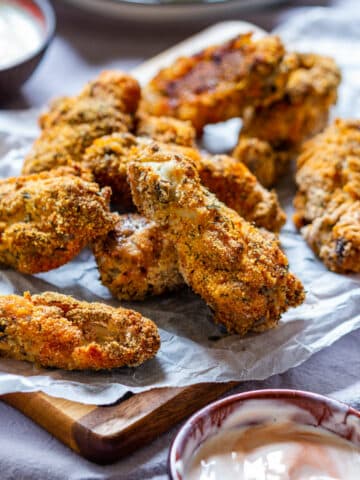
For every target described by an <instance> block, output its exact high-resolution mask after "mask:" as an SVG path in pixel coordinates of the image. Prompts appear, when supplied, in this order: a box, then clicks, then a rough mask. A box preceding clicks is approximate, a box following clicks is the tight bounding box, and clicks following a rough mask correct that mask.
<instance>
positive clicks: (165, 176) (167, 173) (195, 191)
mask: <svg viewBox="0 0 360 480" xmlns="http://www.w3.org/2000/svg"><path fill="white" fill-rule="evenodd" d="M128 174H129V180H130V184H131V189H132V194H133V199H134V202H135V204H136V206H137V207H138V208H139V210H140V212H141V213H143V214H145V215H146V216H147V217H148V218H150V219H152V220H154V221H155V222H157V223H158V224H159V225H162V226H165V227H167V228H168V231H169V235H170V236H171V238H172V241H173V243H174V245H175V248H176V251H177V254H178V258H179V269H180V272H181V274H182V275H183V277H184V279H185V281H186V283H187V284H188V285H190V286H191V287H192V288H193V290H194V291H195V292H196V293H198V294H199V295H201V297H202V298H203V299H204V300H205V301H206V303H207V304H208V305H209V307H210V308H211V309H212V310H213V311H214V314H215V321H216V322H218V323H221V324H223V325H225V326H226V328H227V329H228V331H230V332H237V333H239V334H242V335H243V334H245V333H247V332H248V331H251V330H252V331H263V330H266V329H268V328H271V327H273V326H275V325H276V324H277V322H278V320H279V318H280V315H281V314H282V313H283V312H284V311H286V310H287V309H288V308H289V307H291V306H296V305H299V304H300V303H301V302H302V301H303V299H304V291H303V287H302V285H301V283H300V281H299V280H298V279H297V278H296V277H294V276H293V275H292V274H291V273H289V271H288V261H287V259H286V257H285V255H284V254H283V253H282V251H281V250H280V248H279V247H278V245H277V243H276V242H274V241H272V240H271V238H269V236H266V235H263V234H262V233H261V232H260V230H258V229H257V228H256V227H254V226H252V225H251V224H249V223H248V222H246V221H245V220H243V219H242V218H241V217H240V216H239V215H238V214H237V213H236V212H235V211H234V210H231V209H230V208H228V207H226V206H225V205H224V204H223V203H221V202H220V201H219V200H218V199H217V198H216V197H215V196H214V195H213V194H211V193H210V192H209V191H208V190H207V189H206V188H204V187H203V186H202V185H201V182H200V177H199V174H198V171H197V169H196V168H195V166H194V164H193V163H192V162H191V160H189V159H187V158H186V157H184V156H182V155H179V154H169V153H167V152H165V153H164V152H162V151H161V149H160V148H159V146H157V145H152V146H151V147H149V148H148V149H147V150H146V151H143V152H142V155H141V156H140V157H139V158H138V161H135V162H131V163H130V164H129V165H128Z"/></svg>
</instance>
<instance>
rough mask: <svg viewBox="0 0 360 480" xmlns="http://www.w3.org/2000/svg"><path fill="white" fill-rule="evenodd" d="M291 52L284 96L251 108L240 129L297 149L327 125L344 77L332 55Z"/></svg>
mask: <svg viewBox="0 0 360 480" xmlns="http://www.w3.org/2000/svg"><path fill="white" fill-rule="evenodd" d="M288 55H289V57H290V56H293V63H294V67H293V70H292V72H291V73H290V74H289V77H288V80H287V82H286V85H285V88H284V95H283V98H281V99H279V100H278V101H276V102H274V103H271V104H270V105H268V106H262V105H260V106H256V107H255V108H253V109H252V108H250V109H248V110H247V114H246V115H245V116H244V118H243V121H244V125H243V128H242V132H241V134H242V135H245V136H247V137H256V138H259V139H260V140H265V141H267V142H269V143H270V145H271V146H272V147H273V148H275V149H280V150H284V149H295V150H296V149H297V148H298V147H299V146H300V145H301V143H302V142H303V141H304V140H306V139H308V138H309V137H311V136H313V135H315V134H317V133H319V132H320V131H321V130H323V129H324V128H325V126H326V124H327V122H328V117H329V110H330V107H331V106H332V105H333V104H335V103H336V100H337V89H338V86H339V84H340V80H341V75H340V71H339V68H338V67H337V65H336V63H335V62H334V60H333V59H332V58H329V57H324V56H321V55H314V54H300V53H293V54H288ZM295 66H296V68H295Z"/></svg>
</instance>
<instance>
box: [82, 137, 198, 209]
mask: <svg viewBox="0 0 360 480" xmlns="http://www.w3.org/2000/svg"><path fill="white" fill-rule="evenodd" d="M150 143H151V140H150V139H149V138H145V137H134V136H133V135H131V134H130V133H113V134H112V135H107V136H104V137H101V138H98V139H97V140H96V141H95V142H94V143H93V144H92V145H91V146H90V147H89V148H88V149H87V150H86V152H85V155H84V158H83V164H84V166H85V167H86V168H88V169H89V170H90V171H91V172H92V173H93V175H94V178H95V180H96V182H97V183H99V185H100V186H109V187H111V190H112V197H111V200H112V202H113V203H114V204H115V205H116V206H117V207H118V208H121V209H123V210H125V211H131V210H133V209H134V204H133V201H132V198H131V191H130V186H129V183H128V180H127V173H126V167H127V164H128V163H129V162H130V161H132V160H133V159H134V156H135V157H136V156H137V155H138V150H139V149H142V148H144V147H146V146H147V145H149V144H150ZM167 148H168V149H169V150H174V151H179V152H184V153H186V154H187V155H189V156H191V158H193V160H194V161H196V162H199V161H200V153H199V152H198V151H197V150H195V149H193V148H188V147H181V146H179V145H175V144H174V145H172V144H168V145H167Z"/></svg>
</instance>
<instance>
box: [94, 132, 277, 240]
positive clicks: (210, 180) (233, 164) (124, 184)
mask: <svg viewBox="0 0 360 480" xmlns="http://www.w3.org/2000/svg"><path fill="white" fill-rule="evenodd" d="M150 143H151V141H150V140H149V139H146V138H141V137H134V136H132V135H130V134H113V135H110V136H107V137H102V138H99V139H98V140H96V141H95V142H94V144H93V145H92V146H91V147H90V148H89V149H88V150H87V151H86V154H85V157H84V164H85V165H86V166H87V167H88V168H89V169H90V170H91V171H92V173H93V174H94V177H95V180H96V181H97V182H98V183H99V184H100V185H109V186H110V187H111V189H112V192H113V195H112V200H113V201H114V203H115V204H116V205H117V206H121V208H122V209H124V210H127V211H129V210H133V203H132V198H131V192H130V187H129V183H128V180H127V173H126V169H127V165H128V163H129V162H130V161H132V160H134V159H136V158H137V157H138V156H139V152H140V151H141V150H142V149H144V148H145V149H146V148H147V147H148V145H150ZM159 145H160V146H161V148H162V150H163V151H165V150H166V151H168V152H174V153H180V154H185V155H187V156H190V158H191V159H192V160H193V161H194V162H195V163H196V165H197V168H198V170H199V173H200V177H201V180H202V182H203V183H204V185H205V186H206V187H207V188H209V189H210V190H211V191H212V192H213V193H215V194H216V195H217V196H218V198H219V199H220V200H222V201H223V202H224V203H226V204H227V205H228V206H230V207H231V208H233V209H234V210H236V211H237V212H238V213H239V214H240V215H241V216H243V217H244V218H246V219H247V220H249V221H250V222H254V223H256V225H258V226H259V227H264V228H266V229H268V230H272V231H275V232H277V231H279V230H280V228H281V227H282V225H283V224H284V223H285V214H284V212H283V210H282V209H281V207H280V205H279V202H278V199H277V196H276V194H275V193H274V192H268V191H267V190H265V189H264V188H263V187H262V186H261V185H260V184H259V182H258V181H257V180H256V178H255V177H254V175H252V174H251V173H250V172H249V170H248V169H247V167H246V166H244V165H242V164H241V163H240V162H238V161H236V160H234V159H232V158H230V157H226V156H225V155H219V156H213V157H211V156H209V157H202V156H201V155H200V153H199V152H198V151H197V150H196V149H193V148H189V147H181V146H179V145H174V144H159Z"/></svg>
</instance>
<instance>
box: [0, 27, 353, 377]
mask: <svg viewBox="0 0 360 480" xmlns="http://www.w3.org/2000/svg"><path fill="white" fill-rule="evenodd" d="M339 82H340V73H339V70H338V68H337V66H336V64H335V63H334V61H333V60H332V59H330V58H328V57H323V56H319V55H314V54H300V53H289V52H287V51H286V50H285V48H284V46H283V44H282V43H281V41H280V40H279V38H278V37H275V36H266V37H263V38H261V39H259V40H254V39H253V38H252V36H251V34H246V35H241V36H238V37H236V38H235V39H233V40H231V41H229V42H227V43H225V44H222V45H218V46H211V47H209V48H207V49H205V50H203V51H201V52H199V53H198V54H196V55H194V56H192V57H186V58H180V59H178V60H177V61H176V62H175V63H174V64H173V65H171V66H169V67H168V68H165V69H163V70H161V71H160V72H159V73H158V74H157V75H156V76H155V77H154V78H153V79H152V80H151V81H150V83H149V84H148V85H147V86H145V87H144V88H143V90H142V91H141V89H140V86H139V84H138V82H137V81H136V80H135V79H134V78H132V77H131V76H130V75H127V74H124V73H121V72H114V71H106V72H103V73H102V74H100V76H99V77H98V78H97V79H96V80H94V81H92V82H90V83H89V84H88V85H86V86H85V88H84V89H83V91H82V92H81V93H80V94H79V95H78V96H76V97H64V98H59V99H57V100H55V101H54V102H53V103H52V104H51V106H50V108H49V110H48V111H47V112H46V113H44V114H43V115H42V116H41V117H40V122H39V123H40V127H41V133H40V136H39V137H38V139H37V140H36V141H35V143H34V144H33V146H32V149H31V151H30V153H29V154H28V155H27V157H26V158H25V161H24V165H23V170H22V175H21V176H20V177H17V178H9V179H5V180H2V181H1V182H0V222H1V223H0V225H1V227H0V228H1V240H0V261H1V263H2V264H4V265H7V266H8V267H11V268H14V269H16V270H18V271H19V272H22V273H25V274H35V273H38V272H45V271H48V270H50V269H54V268H57V267H59V266H61V265H64V264H65V263H67V262H69V261H70V260H71V259H72V258H74V257H75V256H76V255H77V254H78V253H79V252H80V251H81V249H83V248H84V247H86V246H90V247H91V248H92V250H93V253H94V255H95V258H96V262H97V265H98V268H99V273H100V278H101V281H102V283H103V284H104V285H105V286H107V287H108V288H109V290H110V291H111V293H112V294H113V296H114V297H115V298H117V299H119V300H139V301H140V300H143V299H145V298H146V297H148V296H149V295H160V294H163V293H164V292H169V291H172V290H175V289H178V288H180V287H182V286H183V285H184V284H186V285H188V286H189V287H191V288H192V290H193V291H194V292H195V293H197V294H198V295H200V296H201V297H202V298H203V300H204V301H205V302H206V303H207V305H208V306H209V307H210V309H211V310H212V311H213V313H214V320H215V322H217V323H219V324H222V325H223V326H224V327H226V329H227V330H228V332H231V333H237V334H240V335H245V334H246V333H248V332H262V331H264V330H267V329H269V328H272V327H274V326H275V325H276V324H277V323H278V321H279V319H280V316H281V314H282V313H283V312H285V311H286V310H287V309H288V308H290V307H296V306H297V305H300V304H301V303H302V302H303V300H304V289H303V286H302V284H301V282H300V281H299V280H298V279H297V278H296V277H295V276H294V275H293V274H292V273H291V272H289V265H288V259H287V258H286V256H285V254H284V253H283V251H282V250H281V246H280V243H279V240H278V236H277V234H278V233H279V231H280V229H281V227H282V226H283V224H284V223H285V219H286V217H285V213H284V211H283V210H282V209H281V207H280V204H279V201H278V198H277V195H276V192H275V191H269V190H267V188H269V187H272V186H273V185H274V184H275V183H276V181H277V180H278V179H279V178H280V177H282V176H284V175H289V166H290V164H291V160H292V159H294V158H295V157H297V156H299V157H298V172H297V174H296V181H297V183H298V187H299V191H298V194H297V196H296V200H295V207H296V214H295V223H296V225H297V226H298V227H299V228H300V227H301V228H302V232H303V235H304V238H305V239H306V240H307V241H308V242H309V244H310V245H311V246H312V248H313V249H314V251H315V252H316V253H317V254H318V255H319V256H320V258H321V259H323V260H324V262H325V263H326V265H327V266H328V267H329V268H331V269H332V270H335V271H339V272H348V271H354V272H356V271H357V272H358V271H360V261H359V233H360V219H359V211H360V210H359V191H360V190H359V178H360V177H359V174H360V168H359V154H360V131H359V128H360V123H359V122H355V121H353V122H344V121H340V120H339V121H337V122H336V123H335V125H333V126H331V127H328V128H327V129H325V128H326V125H327V122H328V116H329V110H330V108H331V106H332V105H333V104H334V103H335V102H336V98H337V88H338V85H339ZM232 117H241V118H242V121H243V126H242V129H241V131H240V136H239V140H238V144H237V145H236V147H235V149H234V151H233V152H231V153H230V154H229V152H226V154H223V155H215V156H214V155H210V154H209V153H207V152H204V151H201V150H200V149H199V148H198V147H197V143H196V140H197V138H198V137H199V136H200V135H201V133H202V131H203V128H204V126H205V125H207V124H209V123H215V122H220V121H224V120H227V119H229V118H232ZM324 129H325V131H324V132H323V133H320V135H318V136H316V135H317V134H319V132H321V131H323V130H324ZM314 136H315V137H314ZM311 137H313V138H312V139H310V138H311ZM309 139H310V140H309ZM299 154H300V155H299ZM0 310H1V318H0V352H1V353H2V354H3V355H7V356H11V357H14V358H17V359H24V360H28V361H33V362H36V363H38V364H40V365H43V366H55V367H60V368H67V369H83V368H90V369H101V368H113V367H118V366H123V365H139V364H140V363H142V362H143V361H145V360H147V359H148V358H151V357H152V356H154V355H155V354H156V352H157V350H158V348H159V345H160V339H159V334H158V331H157V328H156V326H155V324H154V323H153V322H152V321H151V320H148V319H146V318H144V317H142V316H141V315H140V314H139V313H136V312H134V311H131V310H125V309H122V308H113V307H109V306H107V305H102V304H97V303H92V304H88V303H86V302H80V301H78V300H75V299H73V298H72V297H68V296H65V295H61V294H58V293H51V292H46V293H44V294H41V295H34V296H31V295H30V294H29V293H25V294H24V296H23V297H18V296H16V295H12V296H3V297H1V298H0Z"/></svg>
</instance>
